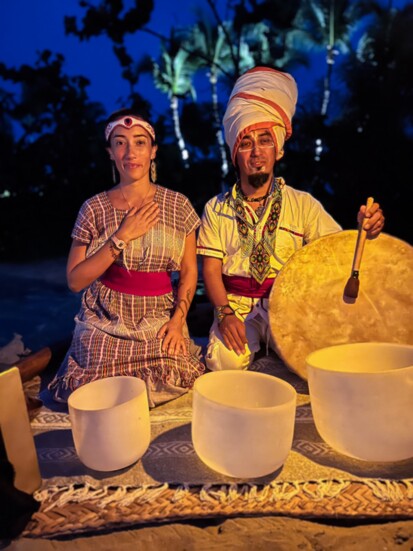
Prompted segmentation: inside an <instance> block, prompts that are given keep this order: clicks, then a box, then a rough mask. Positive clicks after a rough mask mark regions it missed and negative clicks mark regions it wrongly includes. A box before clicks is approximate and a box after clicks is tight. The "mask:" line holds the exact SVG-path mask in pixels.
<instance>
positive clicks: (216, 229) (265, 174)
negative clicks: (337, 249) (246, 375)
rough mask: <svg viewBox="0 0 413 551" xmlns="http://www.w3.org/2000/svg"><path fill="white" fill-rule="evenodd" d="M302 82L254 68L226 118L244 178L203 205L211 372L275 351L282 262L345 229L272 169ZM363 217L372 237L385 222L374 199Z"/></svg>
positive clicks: (239, 365)
mask: <svg viewBox="0 0 413 551" xmlns="http://www.w3.org/2000/svg"><path fill="white" fill-rule="evenodd" d="M296 102H297V86H296V83H295V81H294V79H293V78H292V77H291V75H289V74H287V73H282V72H280V71H276V70H275V69H269V68H266V67H256V68H254V69H251V70H250V71H248V72H247V73H245V74H244V75H242V76H241V77H240V78H239V79H238V80H237V82H236V83H235V86H234V89H233V91H232V93H231V96H230V99H229V102H228V106H227V110H226V112H225V115H224V121H223V124H224V129H225V138H226V141H227V144H228V146H229V148H230V151H231V156H232V162H233V163H234V165H235V167H236V170H237V173H238V177H239V179H238V182H237V183H236V184H235V185H234V186H233V188H232V189H231V191H229V192H228V193H226V194H221V195H218V196H216V197H214V198H213V199H211V200H210V201H209V202H208V203H207V204H206V206H205V210H204V214H203V218H202V225H201V228H200V232H199V236H198V254H201V255H203V257H204V258H203V277H204V282H205V287H206V291H207V294H208V296H209V298H210V300H211V302H212V304H213V305H214V307H215V319H214V323H213V325H212V327H211V331H210V335H209V345H208V351H207V356H206V363H207V366H208V368H209V369H211V370H219V369H246V368H248V366H249V365H250V364H251V362H252V361H253V358H254V353H255V352H257V351H258V350H259V348H260V343H261V342H265V343H266V344H267V347H268V346H271V348H274V342H273V340H272V336H271V334H270V330H269V325H268V297H269V293H270V290H271V287H272V284H273V282H274V278H275V277H276V275H277V273H278V272H279V271H280V269H281V268H282V266H283V265H284V264H285V263H286V262H287V260H288V259H289V258H290V257H291V255H293V254H294V252H295V251H296V250H297V249H299V248H301V247H302V246H303V245H305V244H306V243H309V242H311V241H313V240H314V239H317V238H318V237H321V236H323V235H328V234H331V233H334V232H337V231H340V230H341V227H340V226H339V225H338V224H337V223H336V222H335V221H334V220H333V218H332V217H331V216H330V215H329V214H328V213H327V212H326V211H325V210H324V208H323V207H322V205H321V204H320V203H319V202H318V201H317V200H316V199H314V198H313V197H312V196H311V195H310V194H308V193H305V192H302V191H298V190H295V189H293V188H291V187H289V186H287V185H285V182H284V180H283V179H282V178H274V176H273V169H274V166H275V164H276V162H277V161H278V160H279V159H281V157H282V156H283V154H284V151H283V146H284V141H285V140H286V139H288V138H289V137H290V135H291V133H292V128H291V119H292V117H293V114H294V112H295V105H296ZM365 211H366V208H365V206H362V207H361V208H360V211H359V213H358V220H359V222H360V221H361V220H362V219H363V217H364V216H366V217H368V218H369V221H368V223H367V224H366V226H365V227H366V229H367V233H368V237H370V238H373V237H376V236H377V235H378V234H379V233H380V231H381V229H382V227H383V224H384V217H383V214H382V211H381V210H380V208H379V205H378V204H377V203H374V204H373V206H372V207H371V208H370V210H369V211H367V212H365Z"/></svg>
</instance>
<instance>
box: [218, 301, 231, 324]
mask: <svg viewBox="0 0 413 551" xmlns="http://www.w3.org/2000/svg"><path fill="white" fill-rule="evenodd" d="M225 308H229V309H230V310H231V312H224V310H225ZM215 313H216V315H217V319H218V324H220V323H221V322H223V321H224V319H225V318H226V317H227V316H235V312H234V310H233V309H232V308H231V306H230V305H229V304H224V305H223V306H215Z"/></svg>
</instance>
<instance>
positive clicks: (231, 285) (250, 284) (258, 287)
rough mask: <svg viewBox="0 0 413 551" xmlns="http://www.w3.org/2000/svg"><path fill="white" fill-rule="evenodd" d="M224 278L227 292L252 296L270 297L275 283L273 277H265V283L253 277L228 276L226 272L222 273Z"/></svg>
mask: <svg viewBox="0 0 413 551" xmlns="http://www.w3.org/2000/svg"><path fill="white" fill-rule="evenodd" d="M222 279H223V281H224V285H225V289H226V291H227V293H231V294H233V295H240V296H243V297H250V298H268V297H269V296H270V291H271V287H272V284H273V283H274V278H273V277H269V278H267V279H265V280H264V281H263V283H258V281H256V280H255V279H254V278H253V277H241V276H228V275H225V274H223V275H222Z"/></svg>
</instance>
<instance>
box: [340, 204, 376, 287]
mask: <svg viewBox="0 0 413 551" xmlns="http://www.w3.org/2000/svg"><path fill="white" fill-rule="evenodd" d="M373 203H374V199H373V197H369V198H368V199H367V203H366V210H368V209H369V208H370V207H371V206H372V204H373ZM367 220H368V219H367ZM365 223H366V219H365V218H363V220H362V222H361V224H360V226H359V233H358V236H357V243H356V250H355V251H354V259H353V266H352V268H351V276H350V277H349V279H348V281H347V283H346V286H345V288H344V296H345V297H347V298H357V297H358V294H359V287H360V280H359V270H360V264H361V257H362V255H363V249H364V243H365V241H366V235H367V232H366V230H365V229H364V225H365Z"/></svg>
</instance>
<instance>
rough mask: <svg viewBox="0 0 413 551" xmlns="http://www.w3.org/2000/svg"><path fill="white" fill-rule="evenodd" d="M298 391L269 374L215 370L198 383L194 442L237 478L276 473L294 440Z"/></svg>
mask: <svg viewBox="0 0 413 551" xmlns="http://www.w3.org/2000/svg"><path fill="white" fill-rule="evenodd" d="M296 396H297V394H296V391H295V390H294V388H293V387H292V386H291V385H289V384H288V383H286V382H284V381H282V380H281V379H277V378H275V377H272V376H270V375H265V374H262V373H254V372H250V371H232V370H227V371H214V372H212V373H206V374H205V375H201V377H199V378H198V379H197V380H196V382H195V385H194V392H193V414H192V442H193V445H194V449H195V451H196V453H197V455H198V457H199V458H200V459H201V460H202V461H203V462H204V463H206V465H208V467H210V468H211V469H214V470H215V471H218V472H219V473H223V474H225V475H228V476H233V477H238V478H251V477H260V476H264V475H267V474H269V473H272V472H273V471H275V470H276V469H278V468H279V467H280V466H281V465H282V464H283V463H284V461H285V459H286V457H287V455H288V453H289V451H290V449H291V445H292V440H293V433H294V419H295V408H296Z"/></svg>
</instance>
